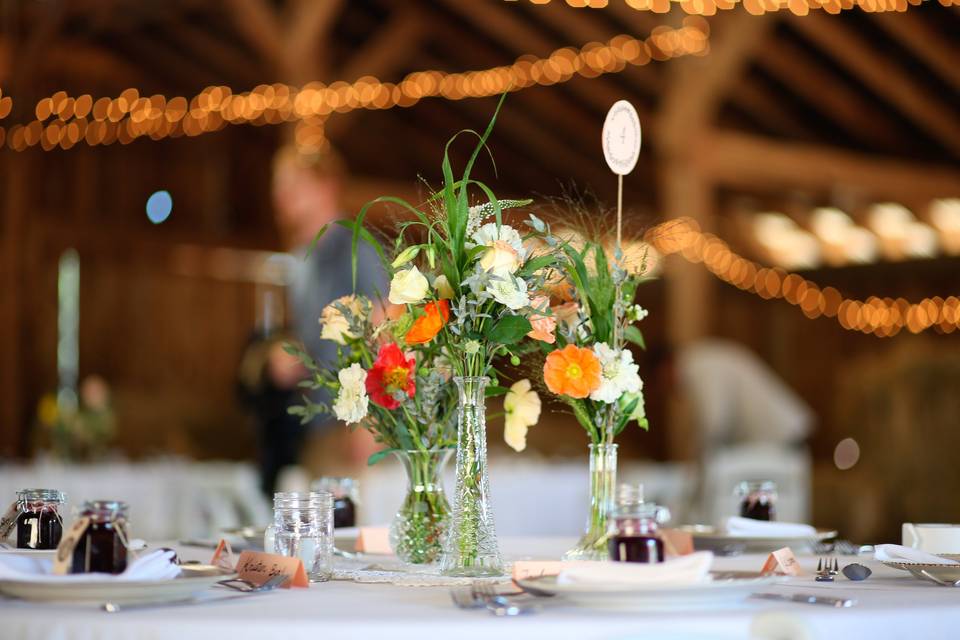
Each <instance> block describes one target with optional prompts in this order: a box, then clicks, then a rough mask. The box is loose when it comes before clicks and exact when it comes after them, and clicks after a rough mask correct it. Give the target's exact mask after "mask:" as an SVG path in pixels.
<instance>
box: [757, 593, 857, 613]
mask: <svg viewBox="0 0 960 640" xmlns="http://www.w3.org/2000/svg"><path fill="white" fill-rule="evenodd" d="M750 597H751V598H759V599H761V600H781V601H786V602H800V603H802V604H822V605H825V606H828V607H837V608H843V609H845V608H847V607H852V606H853V605H855V604H857V601H856V599H855V598H832V597H829V596H812V595H810V594H808V593H791V594H786V593H754V594H753V595H751V596H750Z"/></svg>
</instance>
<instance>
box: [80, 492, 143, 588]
mask: <svg viewBox="0 0 960 640" xmlns="http://www.w3.org/2000/svg"><path fill="white" fill-rule="evenodd" d="M79 517H80V518H89V519H90V524H88V525H87V528H86V529H85V530H84V532H83V533H82V534H81V535H80V539H79V540H78V541H77V546H76V547H74V549H73V564H72V566H71V569H70V573H123V571H124V569H126V568H127V541H128V540H129V538H128V536H127V503H125V502H118V501H116V500H89V501H87V502H85V503H84V505H83V508H82V509H81V510H80V515H79Z"/></svg>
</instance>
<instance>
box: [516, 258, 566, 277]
mask: <svg viewBox="0 0 960 640" xmlns="http://www.w3.org/2000/svg"><path fill="white" fill-rule="evenodd" d="M556 262H557V258H556V256H552V255H546V256H537V257H536V258H531V259H530V260H527V261H526V262H525V263H523V269H522V270H521V271H520V273H522V274H525V275H532V274H534V273H536V272H537V271H540V270H541V269H544V268H546V267H550V266H553V265H554V264H555V263H556Z"/></svg>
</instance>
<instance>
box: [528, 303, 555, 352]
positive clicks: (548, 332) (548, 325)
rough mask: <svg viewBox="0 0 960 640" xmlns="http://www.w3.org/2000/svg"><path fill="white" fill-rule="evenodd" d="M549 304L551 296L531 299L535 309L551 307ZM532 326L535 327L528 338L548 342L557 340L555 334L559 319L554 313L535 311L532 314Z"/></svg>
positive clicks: (531, 304) (551, 342)
mask: <svg viewBox="0 0 960 640" xmlns="http://www.w3.org/2000/svg"><path fill="white" fill-rule="evenodd" d="M549 305H550V298H548V297H547V296H538V297H536V298H534V299H533V300H531V301H530V306H531V307H533V308H534V309H543V308H545V307H549ZM548 313H549V312H548ZM530 326H531V327H533V328H532V329H531V330H530V332H529V333H528V334H527V337H528V338H533V339H534V340H540V341H542V342H546V343H547V344H553V343H554V342H556V341H557V338H556V336H555V335H554V334H553V332H554V330H556V328H557V319H556V318H554V317H553V316H552V315H543V314H540V313H533V314H531V315H530Z"/></svg>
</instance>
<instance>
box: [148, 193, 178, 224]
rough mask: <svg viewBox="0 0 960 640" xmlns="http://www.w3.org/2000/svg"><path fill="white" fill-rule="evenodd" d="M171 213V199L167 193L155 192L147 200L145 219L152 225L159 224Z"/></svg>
mask: <svg viewBox="0 0 960 640" xmlns="http://www.w3.org/2000/svg"><path fill="white" fill-rule="evenodd" d="M171 211H173V197H172V196H171V195H170V192H169V191H156V192H154V193H152V194H151V195H150V197H149V198H147V217H148V218H149V219H150V222H152V223H153V224H160V223H161V222H164V221H165V220H166V219H167V218H169V217H170V212H171Z"/></svg>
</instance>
